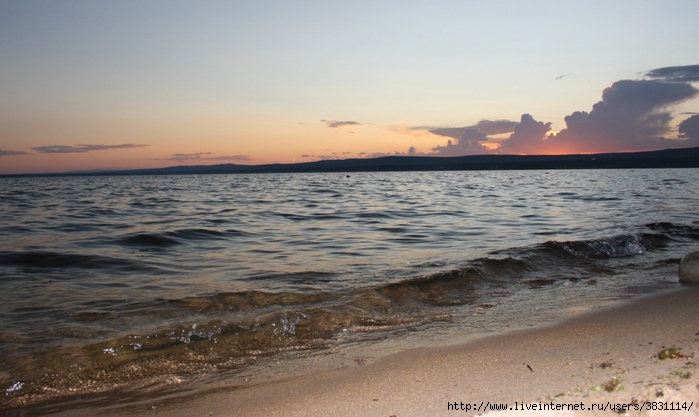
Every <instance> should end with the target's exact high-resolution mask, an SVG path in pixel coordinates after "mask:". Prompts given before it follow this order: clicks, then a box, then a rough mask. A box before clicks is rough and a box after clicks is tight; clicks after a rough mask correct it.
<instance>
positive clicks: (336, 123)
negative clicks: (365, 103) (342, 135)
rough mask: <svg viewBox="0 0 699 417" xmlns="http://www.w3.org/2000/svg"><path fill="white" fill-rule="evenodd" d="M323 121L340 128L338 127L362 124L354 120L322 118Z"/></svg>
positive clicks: (332, 126) (329, 125)
mask: <svg viewBox="0 0 699 417" xmlns="http://www.w3.org/2000/svg"><path fill="white" fill-rule="evenodd" d="M321 122H325V125H326V126H327V127H330V128H333V129H335V128H338V127H345V126H353V125H360V124H361V123H359V122H355V121H352V120H346V121H340V120H321Z"/></svg>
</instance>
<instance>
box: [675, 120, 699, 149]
mask: <svg viewBox="0 0 699 417" xmlns="http://www.w3.org/2000/svg"><path fill="white" fill-rule="evenodd" d="M678 131H679V132H680V137H682V138H687V139H688V140H689V142H690V143H691V145H690V146H699V114H695V115H694V116H692V117H690V118H688V119H685V120H683V121H682V123H680V126H679V128H678Z"/></svg>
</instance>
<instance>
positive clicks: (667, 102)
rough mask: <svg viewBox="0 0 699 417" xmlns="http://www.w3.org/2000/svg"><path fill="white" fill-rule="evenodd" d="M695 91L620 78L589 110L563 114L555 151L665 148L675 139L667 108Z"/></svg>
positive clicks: (677, 85) (678, 85) (679, 85)
mask: <svg viewBox="0 0 699 417" xmlns="http://www.w3.org/2000/svg"><path fill="white" fill-rule="evenodd" d="M697 93H699V90H697V89H696V88H694V87H693V86H692V85H691V84H689V83H676V82H672V83H670V82H666V81H660V80H621V81H617V82H615V83H613V84H612V85H611V86H609V87H607V88H606V89H604V91H603V92H602V101H600V102H597V103H596V104H595V105H593V106H592V111H590V112H589V113H588V112H584V111H576V112H574V113H572V114H570V115H569V116H566V117H565V122H566V128H565V129H563V130H561V131H560V132H559V133H558V134H557V135H556V137H555V140H550V141H548V142H549V143H550V144H551V145H555V151H558V152H614V151H639V150H648V149H657V148H659V147H668V146H673V145H675V144H676V141H671V140H667V139H665V138H664V136H663V135H665V134H667V133H669V132H670V130H671V128H670V121H671V119H672V116H671V114H670V112H669V111H668V107H669V106H671V105H674V104H677V103H680V102H682V101H685V100H688V99H690V98H692V97H695V96H696V95H697Z"/></svg>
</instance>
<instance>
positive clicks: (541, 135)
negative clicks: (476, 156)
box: [500, 114, 551, 154]
mask: <svg viewBox="0 0 699 417" xmlns="http://www.w3.org/2000/svg"><path fill="white" fill-rule="evenodd" d="M549 130H551V123H550V122H549V123H544V122H537V121H536V120H534V118H533V117H532V116H531V115H529V114H523V115H522V118H521V119H520V121H519V123H517V124H516V125H515V127H514V132H513V133H512V134H511V135H510V137H509V138H508V139H507V140H505V141H503V142H502V143H501V145H500V151H501V152H503V153H516V154H532V153H538V152H541V151H542V148H543V146H544V145H545V144H544V139H545V138H546V133H548V132H549Z"/></svg>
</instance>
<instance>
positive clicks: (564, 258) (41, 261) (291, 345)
mask: <svg viewBox="0 0 699 417" xmlns="http://www.w3.org/2000/svg"><path fill="white" fill-rule="evenodd" d="M227 237H228V235H227V234H226V233H224V232H221V233H209V231H207V230H205V229H186V230H179V231H174V232H171V233H163V234H138V235H130V236H128V237H126V238H128V239H127V240H126V241H122V242H121V243H122V244H125V245H134V246H137V245H153V244H155V245H163V244H165V245H167V244H169V243H168V240H167V239H172V240H173V241H179V242H182V241H185V242H186V241H187V240H192V239H224V238H227ZM155 238H157V239H155ZM165 238H167V239H165ZM161 239H165V240H161ZM687 240H689V241H696V240H699V227H697V225H694V224H693V225H679V224H673V223H652V224H647V225H645V226H643V227H641V228H640V231H639V232H638V233H625V234H618V235H613V236H609V237H604V238H598V239H589V240H573V241H553V240H552V241H548V242H543V243H541V244H537V245H532V246H526V247H513V248H509V249H506V250H501V251H494V252H491V253H489V254H487V255H486V256H484V257H481V258H477V259H470V260H464V261H463V262H462V263H461V264H456V265H455V264H450V263H447V262H439V261H434V262H428V263H425V264H416V265H410V266H408V267H406V270H404V271H400V273H396V274H395V276H394V278H392V279H384V282H376V283H373V284H371V283H369V284H366V285H364V286H361V287H351V288H347V287H345V289H339V290H334V291H329V290H328V291H322V290H318V289H317V288H320V287H316V286H309V287H307V289H305V290H298V291H291V290H279V291H264V290H261V289H257V290H245V291H229V292H217V293H212V294H198V295H191V296H187V297H181V298H173V299H158V300H150V301H147V302H143V301H142V302H132V303H129V304H127V305H124V306H122V307H120V308H117V307H114V306H111V307H110V306H108V305H105V306H102V307H100V308H97V307H94V306H93V307H92V308H87V309H85V310H82V311H75V312H74V313H73V315H72V319H73V322H72V325H73V326H74V328H65V329H62V331H63V332H64V334H66V335H72V336H71V337H73V339H72V340H74V341H75V343H73V344H70V343H68V344H65V345H63V346H60V347H55V346H52V347H50V348H48V349H47V350H46V351H43V352H37V353H35V354H32V356H33V357H32V360H26V357H25V358H24V359H22V360H17V359H13V360H12V365H8V366H10V369H9V370H7V372H5V373H4V374H0V390H4V396H3V397H2V398H1V399H0V408H3V407H12V406H17V405H18V404H22V403H23V402H26V401H43V400H51V399H52V398H57V397H61V396H69V395H74V394H80V393H86V392H90V393H95V392H107V391H113V390H115V389H117V390H119V389H127V387H129V388H128V389H135V388H134V387H139V386H142V385H139V384H141V383H148V384H152V386H157V384H158V383H163V381H164V379H166V378H170V377H172V376H173V375H176V376H179V377H181V376H183V375H195V376H196V375H199V374H201V373H202V372H204V373H206V372H213V370H216V372H226V371H235V370H236V369H242V368H244V367H245V366H247V365H249V364H250V363H253V362H255V361H257V360H259V359H260V358H264V357H271V356H274V355H278V354H282V353H284V352H305V351H308V352H313V351H317V350H319V349H327V348H329V347H331V346H333V345H334V344H336V343H337V342H338V340H340V339H342V338H345V337H363V338H365V339H366V338H372V337H375V338H377V339H381V338H385V337H386V335H387V334H389V333H390V332H393V331H402V330H405V329H411V328H417V327H420V326H424V325H429V324H431V323H435V322H444V321H446V322H449V321H451V320H454V319H455V317H458V316H459V315H463V314H464V312H465V311H473V309H478V308H481V309H483V308H486V309H487V308H491V307H493V306H497V305H499V304H502V303H506V302H507V301H506V300H507V297H508V296H509V294H513V293H517V292H518V291H520V290H521V289H530V290H541V289H542V288H548V287H551V286H554V287H555V286H558V285H559V284H561V286H565V287H566V288H571V289H572V288H576V286H578V287H585V286H589V285H591V284H594V283H595V282H597V281H598V280H601V279H604V278H607V279H614V277H615V275H616V274H618V273H619V272H618V271H617V269H616V268H615V267H614V265H616V264H615V263H614V262H617V261H621V262H624V261H626V260H629V261H632V260H634V259H638V258H640V257H643V256H645V255H646V254H647V253H648V252H653V251H658V250H661V251H662V250H664V249H665V248H667V247H669V246H670V245H672V244H673V242H676V241H687ZM163 242H164V243H163ZM671 261H672V262H675V260H671ZM104 262H108V263H112V264H115V265H116V266H117V267H125V268H126V267H128V268H133V267H134V266H133V265H131V264H130V263H129V262H127V261H122V260H119V259H114V258H107V257H94V256H80V255H70V254H58V253H54V252H1V253H0V264H5V265H16V266H22V267H32V268H47V267H48V268H63V267H78V268H97V267H102V265H103V264H104ZM650 267H652V265H651V266H650ZM334 278H336V273H328V272H322V271H306V272H296V273H293V274H291V273H290V274H286V275H285V274H268V275H259V276H255V277H251V278H249V279H250V280H254V281H274V280H281V279H283V280H287V281H288V280H291V281H294V282H302V283H305V282H309V283H313V282H318V281H319V280H326V281H327V280H333V279H334ZM384 278H385V277H384ZM86 307H87V306H86ZM122 315H126V316H128V317H129V319H130V321H131V322H136V321H138V320H137V318H138V317H139V316H140V317H141V318H142V319H143V320H142V322H150V323H153V324H152V325H151V327H150V328H133V329H129V330H128V331H127V332H126V333H121V334H119V335H116V334H114V333H112V334H111V335H104V334H103V335H102V336H101V337H102V339H100V340H95V339H93V338H88V339H86V340H85V341H77V340H75V338H79V337H80V335H81V334H83V333H86V332H84V331H83V332H81V330H80V329H81V326H99V324H100V323H111V322H117V321H119V320H120V318H121V316H122ZM3 343H6V344H9V345H11V344H12V343H13V342H3ZM25 356H26V355H25ZM8 363H10V359H9V358H8ZM47 370H49V371H51V372H53V375H54V376H53V377H52V378H45V377H44V375H46V373H47V372H48V371H47ZM10 375H21V376H22V377H21V378H17V377H10ZM134 381H141V382H139V383H138V384H135V382H134ZM158 381H160V382H158ZM18 384H19V385H18Z"/></svg>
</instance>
